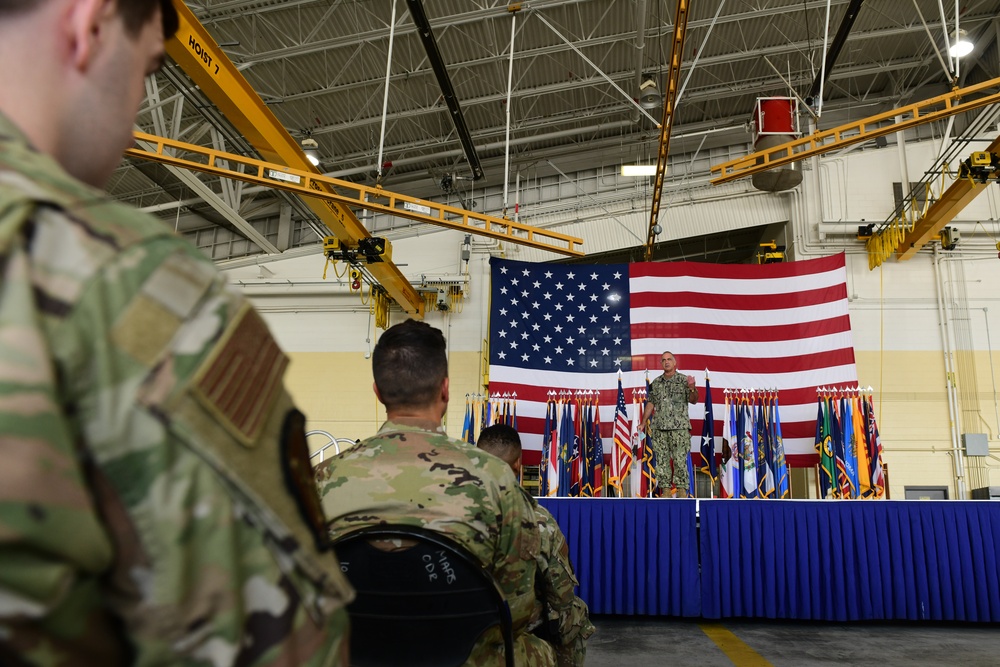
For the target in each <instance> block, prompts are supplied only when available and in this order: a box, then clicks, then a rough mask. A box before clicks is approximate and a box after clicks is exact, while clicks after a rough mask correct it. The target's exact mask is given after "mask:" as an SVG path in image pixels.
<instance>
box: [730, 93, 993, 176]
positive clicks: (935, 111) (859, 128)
mask: <svg viewBox="0 0 1000 667" xmlns="http://www.w3.org/2000/svg"><path fill="white" fill-rule="evenodd" d="M998 86H1000V78H998V79H991V80H989V81H984V82H983V83H977V84H976V85H974V86H967V87H965V88H956V89H955V90H953V91H951V92H949V93H945V94H944V95H938V96H937V97H932V98H930V99H926V100H923V101H922V102H915V103H913V104H909V105H907V106H905V107H900V108H898V109H893V110H892V111H886V112H884V113H880V114H875V115H874V116H869V117H868V118H864V119H862V120H859V121H855V122H853V123H846V124H844V125H840V126H838V127H834V128H831V129H829V130H823V131H822V132H814V133H813V134H810V135H809V136H806V137H801V138H799V139H795V140H793V141H789V142H786V143H783V144H778V145H777V146H774V147H772V148H767V149H765V150H761V151H757V152H755V153H750V154H749V155H747V156H746V157H740V158H736V159H734V160H729V161H728V162H723V163H722V164H717V165H715V166H713V167H712V168H711V173H712V174H713V175H714V176H715V178H713V179H712V180H711V183H712V184H713V185H720V184H722V183H728V182H729V181H734V180H736V179H738V178H743V177H744V176H750V175H752V174H756V173H757V172H759V171H765V170H767V169H773V168H774V167H780V166H783V165H786V164H789V163H791V162H797V161H799V160H804V159H805V158H807V157H812V156H814V155H822V154H823V153H828V152H829V151H832V150H836V149H838V148H844V147H845V146H850V145H852V144H857V143H860V142H862V141H869V140H871V139H874V138H875V137H881V136H884V135H887V134H893V133H895V132H901V131H903V130H906V129H909V128H911V127H915V126H917V125H923V124H924V123H929V122H931V121H935V120H940V119H942V118H947V117H948V116H954V115H955V114H959V113H962V112H964V111H971V110H973V109H979V108H981V107H985V106H988V105H990V104H996V103H997V102H1000V92H994V93H992V94H988V95H984V96H982V97H977V98H975V99H972V100H966V101H964V102H963V101H962V98H963V97H968V96H970V95H974V94H979V93H982V92H984V91H987V90H990V89H993V88H997V87H998ZM901 116H902V117H904V118H903V119H902V120H900V121H898V122H896V120H895V119H896V118H897V117H901Z"/></svg>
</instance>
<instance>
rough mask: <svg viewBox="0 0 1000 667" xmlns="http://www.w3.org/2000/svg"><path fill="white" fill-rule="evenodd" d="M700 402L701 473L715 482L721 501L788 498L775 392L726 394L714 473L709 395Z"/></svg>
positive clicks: (783, 446)
mask: <svg viewBox="0 0 1000 667" xmlns="http://www.w3.org/2000/svg"><path fill="white" fill-rule="evenodd" d="M706 393H707V394H708V396H709V398H708V399H707V400H706V401H705V423H704V427H703V432H702V444H701V458H702V468H701V470H702V471H703V472H705V473H706V474H708V475H710V476H711V477H712V480H713V483H714V481H715V479H716V476H718V479H719V494H720V496H721V497H723V498H763V499H768V498H779V499H780V498H790V497H791V486H790V484H789V479H788V463H787V461H786V459H785V445H784V440H783V439H782V437H781V416H780V413H781V411H780V408H779V405H778V392H777V391H776V390H763V391H756V390H753V389H751V390H749V391H748V390H734V389H726V390H725V391H724V392H723V395H724V396H725V406H724V408H723V421H722V451H721V456H720V458H719V466H718V469H716V457H715V454H716V452H715V438H714V433H713V431H714V420H713V419H712V405H711V394H710V392H706Z"/></svg>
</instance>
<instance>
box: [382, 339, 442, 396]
mask: <svg viewBox="0 0 1000 667" xmlns="http://www.w3.org/2000/svg"><path fill="white" fill-rule="evenodd" d="M446 349H447V346H446V344H445V340H444V334H442V333H441V330H440V329H435V328H434V327H432V326H431V325H429V324H427V323H425V322H418V321H417V320H406V321H405V322H401V323H399V324H396V325H394V326H391V327H389V328H388V329H387V330H386V332H385V333H384V334H382V336H381V337H380V338H379V340H378V343H377V344H376V345H375V349H374V350H373V351H372V374H373V375H374V376H375V386H376V387H378V392H379V396H380V397H381V399H382V402H383V403H384V404H385V407H386V409H387V410H393V409H398V408H407V407H426V406H428V405H431V404H433V403H434V401H435V400H436V399H437V398H438V396H439V395H440V391H441V386H442V383H443V382H444V380H445V378H446V377H448V355H447V351H446Z"/></svg>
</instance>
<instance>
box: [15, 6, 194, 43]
mask: <svg viewBox="0 0 1000 667" xmlns="http://www.w3.org/2000/svg"><path fill="white" fill-rule="evenodd" d="M45 1H46V0H0V20H3V18H4V17H7V16H14V15H17V14H20V13H25V12H28V11H31V10H34V9H36V8H38V7H39V6H41V5H42V4H43V3H44V2H45ZM115 5H116V9H117V11H118V14H119V15H120V16H121V17H122V21H123V23H124V24H125V28H126V29H127V30H128V32H129V34H131V35H137V34H139V32H140V31H141V30H142V27H143V26H144V25H146V23H147V22H148V21H149V20H150V18H152V16H153V13H154V12H155V11H156V8H157V7H159V8H160V13H161V17H162V19H163V37H164V39H169V38H171V37H173V36H174V33H176V32H177V27H178V23H179V19H178V18H177V8H176V7H174V4H173V1H172V0H116V2H115Z"/></svg>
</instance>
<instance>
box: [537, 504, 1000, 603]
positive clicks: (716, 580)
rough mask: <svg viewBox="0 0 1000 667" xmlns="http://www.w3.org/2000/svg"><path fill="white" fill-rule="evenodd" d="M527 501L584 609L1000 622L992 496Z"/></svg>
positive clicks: (999, 514)
mask: <svg viewBox="0 0 1000 667" xmlns="http://www.w3.org/2000/svg"><path fill="white" fill-rule="evenodd" d="M539 502H540V503H541V504H542V505H544V506H545V507H546V508H547V509H548V510H549V511H550V512H552V514H553V516H555V518H556V520H557V521H558V522H559V525H560V526H561V527H562V530H563V533H565V535H566V540H567V542H568V543H569V550H570V557H571V558H572V561H573V566H574V568H575V570H576V574H577V578H578V579H579V580H580V596H581V597H582V598H583V599H584V600H585V601H586V602H587V604H588V605H589V607H590V611H591V613H593V614H621V615H662V616H680V617H701V618H710V619H718V618H733V617H744V618H772V619H799V620H816V621H861V620H920V621H966V622H993V623H996V622H1000V502H995V501H940V502H937V501H905V500H904V501H898V500H880V501H819V500H781V501H754V500H695V499H684V500H677V499H670V500H666V499H663V500H660V499H656V500H652V499H618V498H543V499H539Z"/></svg>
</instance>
